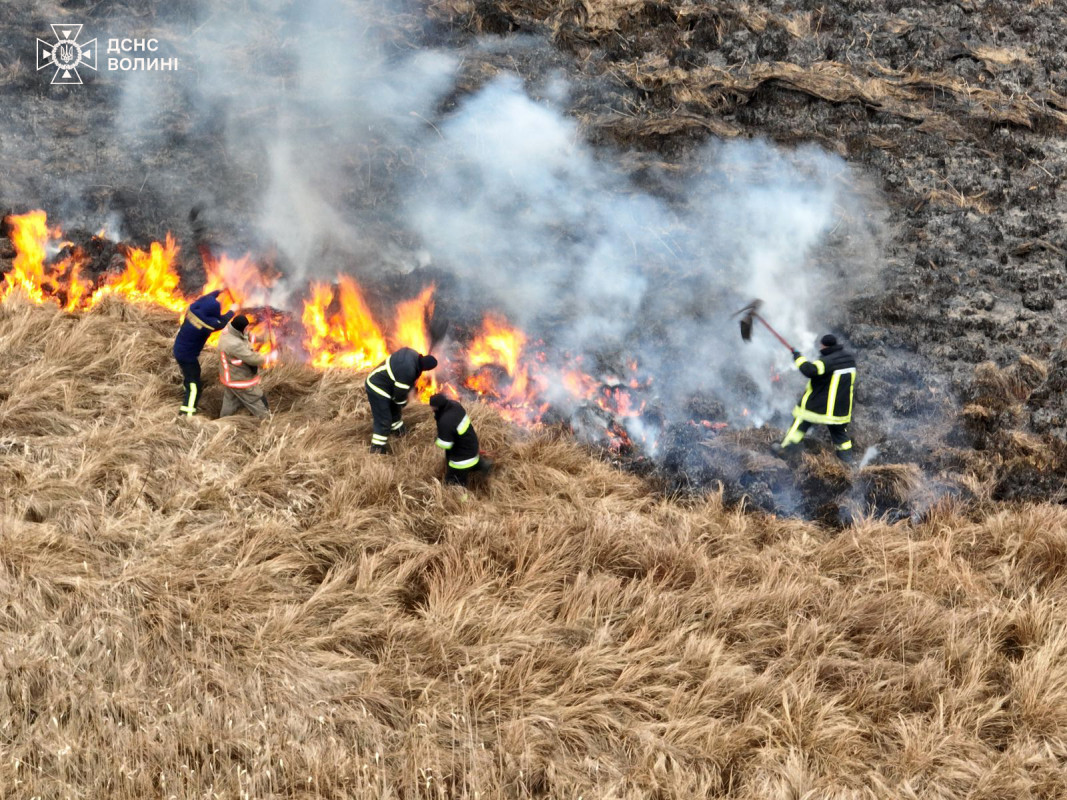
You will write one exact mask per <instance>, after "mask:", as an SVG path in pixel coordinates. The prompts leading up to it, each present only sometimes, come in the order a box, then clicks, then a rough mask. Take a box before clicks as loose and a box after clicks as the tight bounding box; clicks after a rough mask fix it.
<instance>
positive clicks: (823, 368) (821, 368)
mask: <svg viewBox="0 0 1067 800" xmlns="http://www.w3.org/2000/svg"><path fill="white" fill-rule="evenodd" d="M793 364H795V365H796V368H797V369H800V367H801V365H803V364H811V365H812V366H814V367H815V369H816V370H818V372H819V374H820V375H825V374H826V364H824V363H823V361H822V359H821V358H820V359H818V360H817V361H808V360H807V359H806V358H804V356H797V358H796V360H795V361H794V362H793Z"/></svg>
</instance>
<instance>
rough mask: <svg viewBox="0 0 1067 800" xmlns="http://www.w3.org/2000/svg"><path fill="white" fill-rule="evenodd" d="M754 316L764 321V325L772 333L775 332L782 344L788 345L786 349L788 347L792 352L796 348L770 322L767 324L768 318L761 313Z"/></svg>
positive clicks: (776, 337) (775, 336)
mask: <svg viewBox="0 0 1067 800" xmlns="http://www.w3.org/2000/svg"><path fill="white" fill-rule="evenodd" d="M752 316H754V317H755V318H756V319H758V320H759V321H760V322H762V323H763V327H764V328H766V329H767V330H769V331H770V332H771V333H773V334H774V338H775V339H777V340H778V341H779V342H781V343H782V344H784V345H785V346H786V349H788V350H789V352H790V353H792V352H793V351H794V350H795V349H796V348H795V347H793V345H791V344H789V342H787V341H786V340H785V339H783V338H782V337H781V335H780V334H779V333H778V331H776V330H775V329H774V328H772V327H771V326H770V325H769V324H767V320H765V319H764V318H763V317H761V316H760V315H759V314H753V315H752Z"/></svg>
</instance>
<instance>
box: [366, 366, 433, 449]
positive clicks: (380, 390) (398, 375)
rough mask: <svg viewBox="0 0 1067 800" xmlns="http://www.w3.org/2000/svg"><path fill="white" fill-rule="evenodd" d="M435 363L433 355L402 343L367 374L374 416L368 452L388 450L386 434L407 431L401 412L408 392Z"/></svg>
mask: <svg viewBox="0 0 1067 800" xmlns="http://www.w3.org/2000/svg"><path fill="white" fill-rule="evenodd" d="M436 366H437V359H436V358H434V357H433V356H424V355H420V354H419V352H418V351H417V350H412V349H411V348H410V347H402V348H400V349H399V350H397V351H396V352H395V353H393V354H391V355H389V356H387V357H386V359H385V361H383V362H382V363H381V364H379V365H378V366H377V367H375V368H374V369H373V370H371V373H370V375H368V376H367V399H368V400H369V401H370V410H371V415H372V416H373V417H374V433H373V434H372V436H371V440H370V449H371V452H372V453H383V454H384V453H387V452H388V450H387V449H386V444H387V443H388V441H389V435H390V434H392V435H393V436H403V435H404V434H405V433H407V431H406V430H405V429H404V420H403V419H402V418H401V414H402V413H403V411H404V406H405V405H407V402H408V395H409V394H410V393H411V390H412V389H414V388H415V382H416V381H418V379H419V376H421V375H422V373H424V372H426V371H428V370H431V369H433V368H434V367H436Z"/></svg>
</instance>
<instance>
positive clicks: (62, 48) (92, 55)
mask: <svg viewBox="0 0 1067 800" xmlns="http://www.w3.org/2000/svg"><path fill="white" fill-rule="evenodd" d="M83 27H85V26H84V25H52V33H54V34H55V36H56V41H55V42H46V41H45V40H44V39H38V40H37V69H38V70H42V69H44V68H45V67H55V68H56V74H55V76H54V77H53V78H52V84H53V85H57V84H58V85H75V86H76V85H79V84H81V82H82V78H81V75H79V74H78V67H88V68H89V69H91V70H95V69H96V39H93V40H92V41H89V42H85V43H84V44H79V43H78V36H80V35H81V32H82V28H83Z"/></svg>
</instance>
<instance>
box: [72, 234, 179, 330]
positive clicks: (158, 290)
mask: <svg viewBox="0 0 1067 800" xmlns="http://www.w3.org/2000/svg"><path fill="white" fill-rule="evenodd" d="M177 257H178V245H177V243H176V242H175V241H174V237H173V236H172V235H171V234H169V233H168V234H167V240H166V242H165V243H164V244H160V243H159V242H152V244H151V246H150V247H149V248H148V249H147V250H138V249H137V248H130V249H129V250H128V251H127V252H126V269H125V270H124V271H123V273H122V274H121V275H119V276H118V277H117V278H115V279H114V280H113V281H109V282H108V284H107V285H106V286H103V287H101V288H100V289H97V290H96V291H95V292H93V296H92V297H91V298H90V300H89V303H88V305H89V306H90V307H92V306H94V305H96V304H97V303H98V302H100V300H102V299H103V298H104V297H107V296H109V295H117V296H119V297H121V298H122V299H123V300H126V301H127V302H130V303H151V304H154V305H157V306H162V307H163V308H168V309H170V310H171V311H174V312H176V313H179V314H180V313H181V312H183V311H184V310H185V306H186V305H187V304H188V300H186V298H185V296H184V295H182V293H181V291H180V290H179V288H178V284H179V283H180V282H181V278H180V277H179V275H178V273H177V272H175V271H174V260H175V259H176V258H177Z"/></svg>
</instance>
